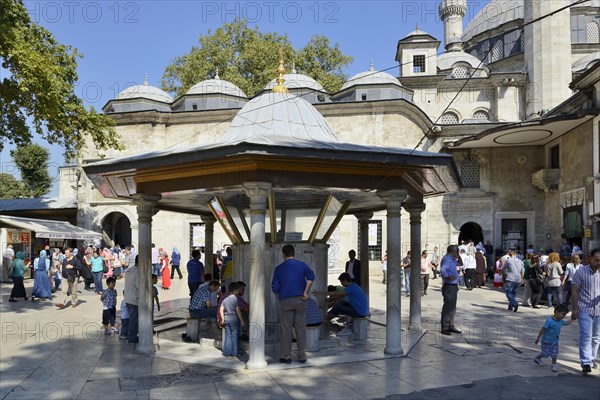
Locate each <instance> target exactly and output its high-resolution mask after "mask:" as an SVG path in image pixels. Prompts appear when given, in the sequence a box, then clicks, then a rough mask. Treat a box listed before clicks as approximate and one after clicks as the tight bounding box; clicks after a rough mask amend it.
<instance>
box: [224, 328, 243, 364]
mask: <svg viewBox="0 0 600 400" xmlns="http://www.w3.org/2000/svg"><path fill="white" fill-rule="evenodd" d="M239 325H240V321H238V319H237V318H236V319H235V320H227V319H226V320H225V342H224V343H223V355H224V356H225V357H227V356H234V357H236V356H237V355H238V330H239Z"/></svg>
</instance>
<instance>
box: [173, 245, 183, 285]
mask: <svg viewBox="0 0 600 400" xmlns="http://www.w3.org/2000/svg"><path fill="white" fill-rule="evenodd" d="M179 264H181V254H180V253H179V250H177V247H173V252H172V253H171V265H172V266H173V270H172V271H171V279H173V277H174V276H175V270H177V274H178V275H179V279H181V278H183V274H182V273H181V270H180V269H179Z"/></svg>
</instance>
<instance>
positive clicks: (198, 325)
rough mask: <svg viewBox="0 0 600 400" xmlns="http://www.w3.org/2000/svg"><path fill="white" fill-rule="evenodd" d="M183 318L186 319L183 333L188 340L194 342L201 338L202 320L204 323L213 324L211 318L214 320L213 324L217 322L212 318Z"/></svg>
mask: <svg viewBox="0 0 600 400" xmlns="http://www.w3.org/2000/svg"><path fill="white" fill-rule="evenodd" d="M185 320H186V328H185V335H186V337H187V338H188V340H189V341H192V342H194V343H200V340H201V339H202V321H204V323H205V325H206V324H213V320H214V325H216V324H217V321H216V319H214V318H194V317H187V318H186V319H185Z"/></svg>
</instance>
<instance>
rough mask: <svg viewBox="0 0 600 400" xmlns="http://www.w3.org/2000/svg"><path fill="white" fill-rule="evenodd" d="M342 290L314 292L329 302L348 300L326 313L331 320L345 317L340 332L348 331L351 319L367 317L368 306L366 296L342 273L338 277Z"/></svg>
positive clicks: (349, 277)
mask: <svg viewBox="0 0 600 400" xmlns="http://www.w3.org/2000/svg"><path fill="white" fill-rule="evenodd" d="M338 279H339V281H340V283H341V284H342V286H343V287H344V290H340V291H337V292H315V294H316V295H319V296H329V300H330V301H331V300H337V299H343V298H345V297H347V298H348V300H347V301H345V300H342V301H340V302H338V303H337V304H336V305H334V306H333V307H332V308H331V310H329V312H328V313H327V318H328V319H329V320H331V319H332V318H333V317H337V316H340V315H345V316H346V317H347V318H346V328H344V330H343V331H342V332H344V333H345V332H346V331H349V327H350V326H351V325H352V318H365V317H366V316H368V315H369V306H368V302H367V296H365V292H364V291H363V290H362V288H361V287H360V286H358V285H357V284H356V283H355V282H353V281H352V277H351V276H350V274H348V273H346V272H344V273H343V274H341V275H340V276H339V277H338ZM342 332H339V333H342Z"/></svg>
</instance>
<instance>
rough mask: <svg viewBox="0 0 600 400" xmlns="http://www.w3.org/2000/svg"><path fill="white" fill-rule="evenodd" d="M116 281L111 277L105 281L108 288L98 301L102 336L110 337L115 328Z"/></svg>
mask: <svg viewBox="0 0 600 400" xmlns="http://www.w3.org/2000/svg"><path fill="white" fill-rule="evenodd" d="M116 283H117V281H116V279H115V278H113V277H112V276H111V277H110V278H107V279H106V286H108V288H106V289H104V290H103V291H102V295H101V296H100V300H102V329H104V334H106V335H110V334H112V332H113V329H114V326H115V319H116V318H117V291H116V290H115V284H116Z"/></svg>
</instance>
